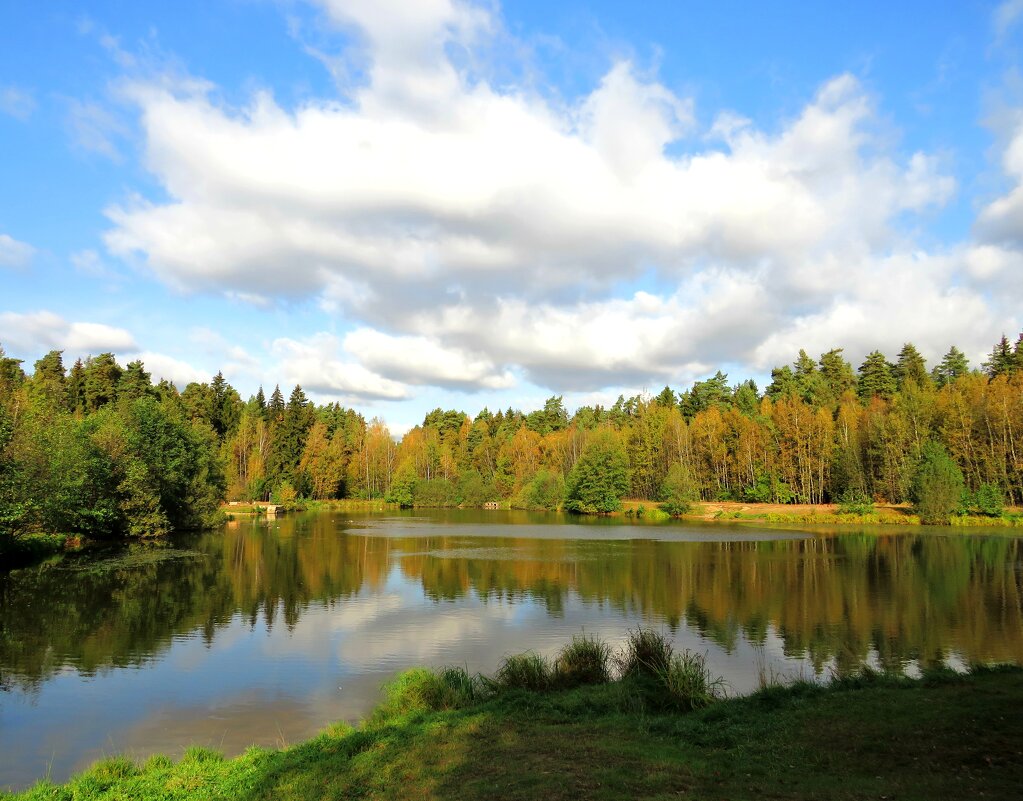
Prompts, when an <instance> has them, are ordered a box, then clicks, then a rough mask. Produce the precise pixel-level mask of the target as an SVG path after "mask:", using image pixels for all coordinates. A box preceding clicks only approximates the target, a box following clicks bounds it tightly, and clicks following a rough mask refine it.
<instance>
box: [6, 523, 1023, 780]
mask: <svg viewBox="0 0 1023 801" xmlns="http://www.w3.org/2000/svg"><path fill="white" fill-rule="evenodd" d="M639 625H645V626H653V627H656V628H659V629H661V630H662V631H664V632H665V633H666V634H667V635H669V636H670V637H671V638H672V639H673V640H674V642H675V644H676V647H678V648H690V649H695V650H697V651H700V652H702V653H706V655H707V660H708V664H709V666H710V669H711V671H712V672H713V673H715V674H717V675H721V676H723V677H724V678H725V679H726V680H727V681H728V683H729V685H730V686H731V688H732V689H733V690H734V691H735V692H744V691H747V690H750V689H752V688H753V687H755V686H756V684H757V677H758V675H760V674H767V675H772V674H773V675H775V676H779V677H795V676H799V675H802V676H807V677H810V676H814V675H822V676H823V675H828V674H829V673H831V672H842V671H846V670H849V669H852V668H854V667H856V666H858V665H860V664H861V663H862V662H864V661H868V662H870V663H871V664H874V665H879V664H880V665H888V666H900V667H902V668H904V669H907V670H909V671H910V672H912V671H914V670H917V669H918V668H919V667H920V666H921V665H926V664H934V663H939V662H945V663H950V664H953V665H964V664H968V663H971V662H979V661H999V662H1013V663H1017V664H1021V663H1023V539H1020V538H1019V534H1018V532H1014V531H1012V530H1008V529H1007V530H1001V529H989V530H981V529H977V530H971V531H969V533H963V532H962V531H950V530H949V529H925V528H901V529H894V528H871V529H850V528H848V527H846V528H837V527H836V528H834V529H830V530H829V529H825V528H820V527H815V528H807V529H805V530H791V529H788V530H786V529H780V528H774V527H768V526H756V525H744V526H738V525H735V526H733V525H724V524H716V523H715V524H707V525H694V524H690V523H686V524H658V525H652V524H648V525H642V524H639V525H630V524H629V523H628V522H627V521H625V520H622V519H615V520H609V519H598V520H583V521H580V520H579V519H578V518H564V517H561V516H558V515H544V514H531V513H524V512H522V513H519V512H472V511H436V512H421V511H418V510H417V511H416V512H415V513H409V514H395V513H389V514H388V515H386V516H385V515H382V514H377V515H373V514H359V513H351V512H339V511H333V512H321V513H316V514H313V513H310V514H303V515H295V516H289V517H284V518H281V519H278V520H270V521H267V520H259V521H251V522H237V521H236V522H232V523H229V524H228V525H227V526H226V527H225V528H223V529H222V530H219V531H215V532H210V533H207V534H203V535H197V536H190V537H180V538H177V539H175V540H174V541H173V542H170V543H166V544H163V545H162V546H158V545H134V546H131V547H129V548H127V549H121V550H113V551H105V552H99V553H95V552H94V553H91V554H88V555H83V556H77V557H70V558H64V559H58V560H54V561H52V562H49V563H46V564H43V565H40V566H35V567H31V568H26V569H20V570H15V571H12V572H9V573H0V788H2V787H8V788H21V787H24V786H27V785H29V784H31V783H32V782H34V781H35V780H37V779H39V778H41V777H43V776H45V775H49V776H51V778H53V779H54V780H56V781H60V780H63V779H65V778H67V776H69V775H70V774H71V773H73V772H75V771H77V770H80V769H82V768H84V767H86V766H88V764H89V763H91V762H93V761H94V760H96V759H99V758H101V757H104V756H109V755H112V754H116V753H122V752H125V753H129V754H132V755H134V756H136V757H140V758H141V757H145V756H147V755H149V754H151V753H154V752H162V753H168V754H172V755H177V754H180V753H181V752H182V751H183V750H184V748H185V747H186V746H188V745H192V744H199V745H207V746H211V747H214V748H217V749H221V750H223V751H224V752H226V753H228V754H235V753H238V752H240V751H243V750H244V749H245V748H247V747H248V746H250V745H253V744H257V745H263V746H279V745H284V744H291V743H295V742H298V741H301V740H303V739H306V738H308V737H310V736H311V735H313V734H315V733H316V732H317V731H319V730H320V729H322V728H323V727H324V726H325V725H326V724H328V723H330V722H331V721H335V720H338V719H348V720H353V721H354V720H357V719H359V718H360V717H361V716H362V715H364V714H365V713H366V712H367V711H368V710H369V709H371V708H372V707H373V706H374V705H375V704H376V703H377V701H378V700H379V697H380V685H381V684H382V683H383V682H384V681H386V680H387V679H388V678H389V677H390V676H392V675H393V674H394V673H395V672H397V671H399V670H401V669H403V668H406V667H409V666H412V665H433V666H443V665H464V666H466V667H468V669H469V670H470V671H477V670H480V671H484V672H491V671H493V670H494V669H495V668H496V666H497V665H498V663H499V661H500V660H501V658H502V657H503V656H505V655H507V654H511V653H518V652H521V651H525V650H529V649H534V650H537V651H540V652H544V653H554V652H555V651H556V650H557V649H558V648H559V647H560V646H561V645H563V644H564V643H565V642H567V641H568V640H569V639H570V638H571V636H572V635H573V634H577V633H579V632H582V631H585V632H587V633H596V634H600V635H602V636H604V637H605V638H607V639H609V640H613V641H620V640H621V639H622V638H623V636H624V634H625V633H626V632H627V631H628V629H630V628H634V627H636V626H639Z"/></svg>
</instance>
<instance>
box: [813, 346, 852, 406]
mask: <svg viewBox="0 0 1023 801" xmlns="http://www.w3.org/2000/svg"><path fill="white" fill-rule="evenodd" d="M842 350H843V349H842V348H832V349H831V350H829V351H828V352H827V353H822V354H821V360H820V377H821V380H822V382H823V384H824V388H825V392H824V393H823V394H824V395H826V397H820V398H817V399H816V400H818V401H826V402H828V403H831V404H834V403H837V402H838V399H839V398H841V397H842V396H843V395H844V394H845V393H846V392H847V391H848V390H850V389H852V388H853V387H854V386H856V376H855V374H854V373H853V368H852V365H851V364H849V362H847V361H846V360H845V359H844V358H843V357H842Z"/></svg>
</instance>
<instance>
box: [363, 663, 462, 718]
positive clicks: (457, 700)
mask: <svg viewBox="0 0 1023 801" xmlns="http://www.w3.org/2000/svg"><path fill="white" fill-rule="evenodd" d="M477 684H478V682H477V681H476V680H474V679H473V678H472V677H471V676H469V674H468V673H467V672H466V671H465V670H462V669H461V668H447V669H445V670H443V671H442V672H440V673H434V672H433V671H432V670H429V669H427V668H412V669H411V670H406V671H405V672H404V673H400V674H398V676H397V677H396V678H395V679H394V681H392V682H390V683H389V684H386V685H384V702H383V703H382V704H381V705H380V706H378V707H377V709H376V711H375V712H374V713H373V719H374V720H376V721H377V722H381V721H386V720H389V719H391V718H395V717H400V716H402V715H411V714H416V713H423V712H440V711H442V710H445V709H459V708H461V707H465V706H469V705H470V704H472V703H474V702H475V701H476V700H480V699H478V698H477V696H476V686H477Z"/></svg>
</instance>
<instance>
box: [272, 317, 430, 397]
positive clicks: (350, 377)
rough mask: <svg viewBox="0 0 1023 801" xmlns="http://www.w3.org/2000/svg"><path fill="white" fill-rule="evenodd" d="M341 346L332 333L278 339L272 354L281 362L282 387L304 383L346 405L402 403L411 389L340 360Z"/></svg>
mask: <svg viewBox="0 0 1023 801" xmlns="http://www.w3.org/2000/svg"><path fill="white" fill-rule="evenodd" d="M340 350H341V343H340V342H339V341H338V339H337V337H335V336H333V335H332V334H327V333H320V334H316V335H314V336H312V337H309V338H308V339H305V340H296V339H288V338H281V339H276V340H274V342H273V344H272V346H271V353H272V354H273V355H274V356H275V357H276V358H277V359H278V363H277V365H276V370H275V373H274V374H275V375H276V376H279V377H281V379H282V380H281V384H282V385H288V384H300V385H301V386H302V387H303V389H305V390H306V391H308V392H312V393H315V394H316V395H319V396H322V397H323V398H334V399H338V400H342V401H344V402H348V403H351V402H354V401H366V400H402V399H405V398H408V397H409V396H410V393H409V390H408V388H407V387H406V386H405V385H403V384H401V383H399V382H397V381H392V380H390V379H387V378H384V377H383V376H380V375H377V374H376V373H373V372H372V371H370V370H367V369H366V368H365V367H363V366H362V365H361V364H358V363H356V362H351V361H344V360H343V359H341V358H339V351H340Z"/></svg>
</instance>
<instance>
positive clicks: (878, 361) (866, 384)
mask: <svg viewBox="0 0 1023 801" xmlns="http://www.w3.org/2000/svg"><path fill="white" fill-rule="evenodd" d="M893 372H894V370H893V368H892V365H891V364H889V363H888V360H887V359H885V357H884V354H883V353H881V351H879V350H875V351H873V352H872V353H870V354H869V355H868V356H867V358H866V361H864V362H863V364H861V365H860V370H859V374H860V375H859V381H858V382H857V384H856V393H857V395H859V397H860V400H862V401H864V402H866V401H869V400H870V399H871V398H873V397H875V396H876V397H878V398H885V399H889V398H891V397H892V396H893V395H894V394H895V392H896V390H897V389H898V386H897V385H896V382H895V376H894V375H893Z"/></svg>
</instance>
